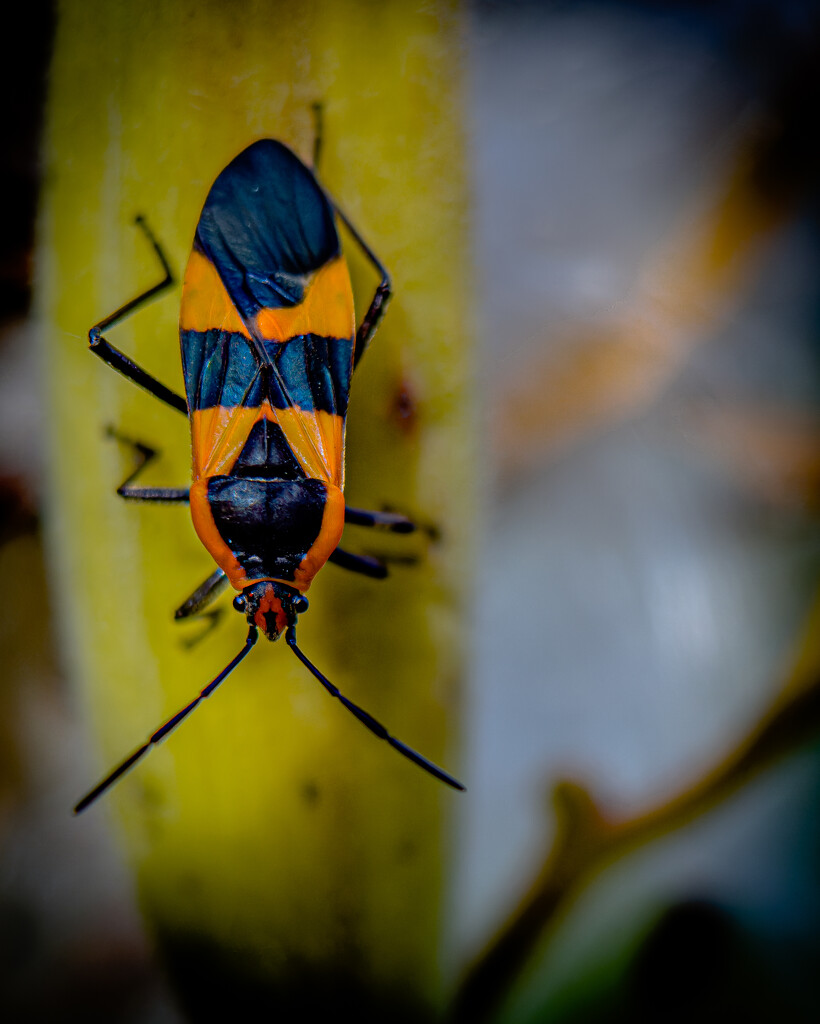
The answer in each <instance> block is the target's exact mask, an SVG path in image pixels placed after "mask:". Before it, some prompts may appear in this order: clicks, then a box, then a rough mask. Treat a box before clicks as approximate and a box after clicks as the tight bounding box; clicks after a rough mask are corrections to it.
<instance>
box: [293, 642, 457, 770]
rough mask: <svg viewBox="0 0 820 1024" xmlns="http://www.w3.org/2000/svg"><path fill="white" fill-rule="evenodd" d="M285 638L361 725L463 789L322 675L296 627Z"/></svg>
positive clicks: (400, 751)
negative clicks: (303, 647) (301, 646)
mask: <svg viewBox="0 0 820 1024" xmlns="http://www.w3.org/2000/svg"><path fill="white" fill-rule="evenodd" d="M285 640H286V641H287V644H288V646H289V647H290V649H291V650H292V651H293V653H294V654H295V655H296V657H297V658H298V659H299V661H301V662H302V664H303V665H304V666H305V668H307V669H308V671H309V672H311V673H312V674H313V675H314V676H315V677H316V678H317V679H318V680H319V682H320V683H321V684H322V686H324V688H325V689H326V690H327V692H328V693H329V694H330V696H331V697H336V698H337V699H338V700H340V701H341V702H342V704H344V706H345V707H346V708H347V710H348V711H349V712H350V713H351V714H353V715H355V716H356V718H358V719H359V721H360V722H361V723H362V725H365V726H367V728H368V729H369V730H370V731H371V732H372V733H373V734H374V735H376V736H378V737H379V739H381V740H387V742H388V743H389V744H390V746H391V747H393V749H394V750H398V752H399V753H400V754H404V756H405V757H406V758H408V759H409V760H411V761H412V762H413V763H414V764H417V765H418V766H419V768H423V769H424V770H425V771H426V772H429V773H430V774H431V775H434V776H435V777H436V778H437V779H440V780H441V781H442V782H446V783H447V785H448V786H452V787H453V789H460V790H464V789H465V787H464V786H463V785H462V784H461V783H460V782H459V781H458V779H455V778H453V776H452V775H449V774H448V773H447V772H445V771H444V769H442V768H439V767H438V765H435V764H433V762H432V761H428V760H427V758H426V757H422V756H421V754H419V753H418V752H417V751H415V750H413V748H412V747H408V746H407V744H405V743H402V742H401V740H397V739H396V737H395V736H391V735H390V733H389V732H388V731H387V729H385V727H384V726H383V725H382V724H381V722H377V721H376V719H375V718H374V717H373V716H372V715H369V714H368V713H367V712H366V711H365V710H364V709H363V708H360V707H359V705H358V704H354V703H353V701H352V700H348V699H347V697H345V695H344V694H343V693H342V692H341V691H340V690H339V688H338V687H337V686H334V685H333V683H331V681H330V680H329V679H327V678H326V677H325V676H323V675H322V673H321V672H320V671H319V669H318V668H316V666H315V665H314V664H313V663H312V662H311V661H310V659H309V658H308V657H307V656H306V655H305V654H303V653H302V651H300V650H299V648H298V647H297V646H296V629H295V627H294V626H289V627H288V631H287V633H285Z"/></svg>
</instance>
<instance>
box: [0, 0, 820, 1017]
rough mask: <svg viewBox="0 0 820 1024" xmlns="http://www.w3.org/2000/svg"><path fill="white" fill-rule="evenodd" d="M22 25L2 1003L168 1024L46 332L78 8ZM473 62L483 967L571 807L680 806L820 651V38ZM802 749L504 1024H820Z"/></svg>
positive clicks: (36, 6) (796, 738) (729, 20)
mask: <svg viewBox="0 0 820 1024" xmlns="http://www.w3.org/2000/svg"><path fill="white" fill-rule="evenodd" d="M21 17H23V18H24V19H28V22H29V30H28V31H26V32H23V33H21V35H20V38H21V39H24V40H25V45H23V46H20V47H19V48H15V49H14V51H13V52H9V54H8V55H7V57H8V61H9V62H10V67H9V72H8V78H7V91H8V103H7V105H6V110H5V132H4V135H5V139H6V146H5V157H4V159H3V161H2V162H0V175H2V183H3V192H2V194H3V196H4V199H5V201H4V211H5V213H4V230H3V232H2V235H1V236H0V274H1V276H0V315H2V331H1V333H0V360H2V361H1V362H0V418H1V419H0V428H1V429H0V511H1V512H2V520H0V562H1V563H2V572H3V578H4V580H5V587H4V608H3V614H2V616H1V617H0V630H2V636H3V646H2V650H3V672H2V688H0V701H2V714H1V715H0V729H2V743H0V766H2V777H1V778H0V829H2V850H0V983H2V994H0V1006H3V1007H4V1008H6V1009H7V1013H8V1014H9V1016H7V1017H6V1019H12V1020H17V1019H19V1020H25V1019H55V1020H56V1019H73V1018H74V1017H77V1018H82V1019H83V1020H94V1019H100V1020H106V1021H123V1022H127V1021H156V1022H161V1024H164V1022H175V1021H179V1020H181V1019H182V1017H181V1015H180V1014H179V1011H178V1010H177V1009H176V1008H175V1005H174V1002H173V999H172V997H171V996H170V994H169V991H168V988H167V986H166V985H165V983H164V981H163V979H162V973H161V969H160V968H159V967H158V966H157V965H156V964H155V963H154V962H153V960H152V956H151V950H150V943H149V941H148V940H147V939H146V937H145V935H144V933H143V929H142V927H141V924H140V921H139V917H138V914H137V911H136V909H135V907H134V902H133V895H132V892H131V889H130V884H129V879H128V875H127V872H126V871H125V869H124V868H123V866H122V864H121V862H120V860H119V859H118V856H117V853H116V847H115V844H114V842H113V840H112V838H111V837H110V836H109V835H108V834H107V833H106V832H105V830H104V826H103V824H102V819H101V817H99V816H98V817H97V818H96V819H95V818H92V817H90V816H89V817H88V818H85V819H83V820H82V822H81V826H80V827H78V824H79V823H78V822H76V821H74V820H72V819H71V818H70V816H69V815H68V813H67V809H68V808H69V807H70V806H72V804H73V802H74V801H75V799H76V797H77V795H78V793H81V792H82V791H83V790H84V788H85V786H86V783H87V778H86V774H85V770H84V769H85V764H84V762H83V759H82V745H83V743H85V742H87V740H86V738H85V736H84V732H83V728H82V725H81V723H80V722H79V721H78V719H77V717H76V715H75V709H74V706H73V704H72V699H71V694H70V692H69V689H68V686H67V681H66V680H65V679H64V678H63V676H62V675H61V666H62V661H61V655H60V651H61V645H64V644H68V643H70V642H71V638H70V637H65V636H61V633H60V621H59V616H51V615H50V612H49V610H48V609H49V604H48V571H47V566H46V565H45V564H44V555H43V551H42V545H41V542H40V533H39V524H40V519H41V513H42V507H43V504H42V503H43V496H44V491H43V480H42V473H41V469H40V467H41V455H40V451H41V449H40V423H41V421H42V418H43V415H44V411H43V409H42V405H41V403H40V402H39V401H38V398H37V395H38V363H37V359H38V355H37V350H36V346H35V343H34V331H33V327H32V324H31V321H30V319H29V315H28V314H29V302H30V293H31V285H32V256H33V240H34V223H35V216H36V203H37V190H38V185H39V180H38V159H37V152H38V149H37V147H38V137H39V136H38V133H39V128H40V121H41V112H42V104H43V98H44V93H45V82H46V75H47V67H48V58H49V45H50V44H49V41H50V38H51V26H52V25H53V12H52V8H51V6H50V5H49V4H46V3H31V4H28V5H27V6H26V9H25V11H24V12H21ZM464 46H465V48H466V52H467V58H468V66H469V78H468V81H467V83H466V90H465V97H464V103H465V117H466V118H467V121H468V130H469V137H470V156H471V177H472V188H473V196H472V211H473V213H472V218H473V242H474V257H475V295H476V305H475V310H476V314H475V315H476V321H477V326H478V330H479V339H480V350H479V353H478V358H479V361H480V381H481V385H480V386H481V394H480V409H481V414H480V416H481V418H480V425H479V427H478V429H480V430H481V432H482V451H483V452H484V456H485V459H486V462H485V464H484V465H482V466H480V467H477V469H476V472H477V473H478V474H479V475H481V477H482V479H483V480H484V508H483V511H482V516H483V533H482V540H481V547H480V551H479V563H478V567H477V585H476V591H475V596H474V629H473V640H472V644H471V665H470V674H469V679H470V685H469V688H468V694H467V701H466V707H467V720H466V722H465V725H464V728H463V734H464V742H465V753H464V759H463V764H462V766H461V771H460V774H461V776H462V777H463V778H464V779H466V781H467V782H468V787H469V792H468V793H467V795H466V798H465V800H464V801H463V803H462V815H461V819H460V821H459V827H458V841H457V848H456V850H455V853H454V865H455V870H454V872H453V880H454V889H453V893H452V896H451V906H450V908H449V922H448V925H447V929H448V932H449V942H450V947H451V950H452V954H451V959H452V961H453V962H454V963H455V964H461V965H463V964H465V963H467V962H469V961H471V960H473V959H474V958H476V957H480V956H481V954H482V950H484V949H485V947H486V945H487V943H488V942H489V941H490V940H491V938H492V936H493V934H494V933H495V931H496V929H497V928H498V927H499V926H501V924H502V923H503V922H504V921H505V920H506V919H507V918H508V917H509V915H510V914H511V913H512V912H513V910H514V908H515V906H516V905H517V903H518V901H519V900H520V899H521V897H522V894H523V893H524V892H525V891H526V889H527V888H528V886H529V885H530V883H531V881H532V879H533V878H534V877H535V876H536V875H537V873H538V872H539V870H540V869H541V866H542V865H543V863H544V859H545V857H546V855H547V853H548V851H549V849H550V846H551V844H552V842H553V840H554V838H555V829H556V826H555V817H554V814H553V810H552V808H551V805H550V802H549V793H550V791H551V789H552V787H553V786H554V785H555V783H556V782H557V781H558V780H560V779H572V780H573V781H574V782H575V783H576V784H578V785H580V786H583V787H584V788H585V789H586V790H588V791H589V792H590V793H591V794H592V796H593V797H594V799H595V801H596V803H597V805H598V806H599V808H600V809H601V810H602V811H604V812H605V814H606V816H607V817H609V818H611V819H612V820H613V821H622V820H628V819H632V818H634V817H636V816H640V815H642V814H644V813H646V812H647V811H649V810H650V809H653V808H654V809H660V810H662V809H663V808H665V807H668V806H669V802H670V801H671V800H672V799H673V798H674V797H676V796H677V795H678V794H680V793H682V792H685V791H687V790H688V789H689V788H690V787H692V786H694V785H695V784H696V783H698V781H699V780H701V779H702V778H703V777H704V776H706V775H707V774H708V773H709V772H710V771H712V770H713V769H714V767H715V766H716V765H718V764H720V763H721V762H722V761H724V760H725V759H726V758H727V757H730V756H731V754H732V752H733V751H735V750H736V749H737V748H738V746H739V745H740V744H742V743H743V742H744V739H745V737H747V736H748V735H749V734H750V732H751V731H753V730H754V729H755V727H756V725H757V723H759V722H760V721H761V720H767V715H770V709H771V708H772V707H773V706H774V705H775V704H776V703H777V702H778V701H782V700H783V694H784V692H785V693H786V697H788V693H789V689H788V688H789V686H790V685H791V684H792V683H793V681H794V668H793V666H794V665H795V664H798V663H800V664H805V663H806V659H807V658H809V657H810V654H807V651H809V652H810V648H811V642H812V632H811V630H810V629H807V627H806V620H807V616H808V615H809V613H810V609H811V608H812V606H813V604H814V602H815V601H816V599H817V593H818V580H819V579H820V571H819V570H820V526H819V525H818V519H817V512H818V496H819V494H820V492H819V491H818V483H819V482H820V431H819V430H818V416H820V411H819V410H818V398H820V372H819V370H820V350H818V313H819V312H820V301H819V300H820V286H818V281H820V275H819V274H818V270H819V269H820V248H818V225H817V212H818V205H817V200H818V180H820V179H819V178H818V159H819V157H820V154H818V141H817V140H818V136H817V130H816V123H815V122H816V110H817V109H818V100H820V81H818V79H819V78H820V70H818V69H820V10H818V8H817V5H816V4H814V3H812V2H809V0H806V2H803V3H800V2H795V0H787V2H779V3H778V2H775V0H765V2H764V0H748V2H722V3H711V4H706V3H696V2H688V3H686V2H681V3H650V2H646V3H631V4H630V3H621V2H614V0H610V2H596V3H592V2H590V3H573V2H567V3H535V2H532V3H525V2H523V0H522V2H512V0H508V2H490V0H483V2H477V0H476V2H473V3H472V4H471V5H469V6H468V7H467V8H466V10H465V20H464ZM81 343H82V342H81V341H78V344H81ZM113 483H114V482H112V484H113ZM32 626H34V627H35V628H34V629H33V628H32ZM813 667H816V665H814V666H813V665H812V664H810V665H809V669H808V670H807V672H808V677H809V678H808V682H806V684H805V685H806V686H809V687H810V686H812V685H813V684H814V676H813ZM801 720H805V724H806V726H807V727H806V728H805V729H794V730H792V731H791V732H790V731H789V730H786V732H785V733H784V738H783V739H782V743H781V752H782V755H783V756H780V757H779V758H778V759H776V760H775V759H771V761H766V762H765V763H761V765H757V764H756V763H755V764H754V765H753V767H756V768H761V767H762V770H757V771H755V772H752V771H750V772H749V778H748V782H747V783H746V784H745V785H738V787H737V788H736V789H735V790H734V791H733V792H732V793H731V794H729V795H728V796H727V797H726V798H725V799H723V798H722V795H721V797H720V798H719V799H716V800H714V801H713V802H712V803H711V804H710V805H709V806H708V812H707V813H700V812H701V810H706V804H704V805H703V807H701V806H698V807H697V808H696V810H695V811H693V813H692V814H691V815H690V818H691V820H690V821H689V822H688V823H686V822H685V821H684V820H683V819H682V818H681V817H678V818H674V820H672V818H670V827H669V828H668V829H665V830H661V831H660V832H659V833H658V835H657V836H656V837H653V841H652V842H647V843H637V844H635V845H634V846H633V848H632V849H631V850H630V851H629V854H628V855H625V856H619V857H617V858H615V859H614V862H613V863H611V864H609V865H608V866H607V868H606V870H600V871H599V870H595V871H592V872H588V873H587V874H586V875H584V876H583V878H582V879H581V881H580V882H578V884H577V885H576V886H575V888H572V887H570V888H572V892H571V896H572V898H571V900H570V901H568V902H567V904H566V907H565V908H564V910H563V912H562V913H561V914H560V915H559V916H558V917H557V918H556V920H555V921H554V922H553V925H552V927H551V929H550V930H549V934H545V936H543V937H541V938H539V942H538V943H537V944H536V946H534V947H533V948H532V949H531V950H530V951H529V954H528V956H529V959H528V960H527V963H528V965H529V966H528V967H527V969H526V971H525V972H524V973H523V974H522V976H521V977H520V978H519V980H518V981H517V983H516V985H515V987H514V989H513V990H512V991H511V992H507V993H506V994H505V995H504V996H503V998H502V999H501V1000H500V1003H499V1005H500V1006H501V1010H500V1011H499V1012H500V1013H501V1017H500V1018H499V1019H504V1020H510V1021H536V1020H546V1019H549V1020H550V1021H558V1020H566V1021H582V1020H583V1021H615V1020H623V1021H631V1020H664V1021H667V1020H669V1021H674V1020H681V1021H683V1020H695V1019H697V1020H699V1021H701V1020H705V1021H710V1020H718V1019H721V1020H723V1019H725V1018H726V1015H727V1013H735V1014H736V1015H737V1016H739V1017H740V1018H742V1019H745V1020H750V1021H771V1020H777V1021H813V1020H817V1019H820V991H818V984H817V982H816V976H817V971H818V968H820V942H819V941H818V940H819V939H820V934H818V933H819V932H820V924H818V922H820V877H819V875H818V863H820V860H819V859H818V854H820V835H819V834H818V816H817V805H818V801H817V797H818V790H820V746H818V743H817V740H816V739H812V736H813V735H814V733H813V732H812V729H813V727H814V726H816V724H817V723H816V711H815V717H814V719H811V716H810V715H806V716H802V719H801ZM741 781H742V780H741Z"/></svg>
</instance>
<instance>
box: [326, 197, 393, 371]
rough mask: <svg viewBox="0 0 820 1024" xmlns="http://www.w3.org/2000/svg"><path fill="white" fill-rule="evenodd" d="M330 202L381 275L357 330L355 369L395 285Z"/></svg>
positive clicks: (383, 312) (364, 243) (343, 215)
mask: <svg viewBox="0 0 820 1024" xmlns="http://www.w3.org/2000/svg"><path fill="white" fill-rule="evenodd" d="M328 198H330V197H328ZM330 202H331V203H332V205H333V208H334V210H335V211H336V215H337V216H338V218H339V220H340V221H341V222H342V223H343V224H344V226H345V227H346V228H347V230H348V231H349V232H350V234H351V235H352V236H353V240H354V241H355V242H356V243H357V245H358V246H359V248H360V249H361V250H362V252H363V253H364V254H365V256H366V257H367V258H368V259H369V260H370V262H371V263H372V264H373V266H374V267H375V268H376V270H377V271H378V273H379V274H380V275H381V281H380V282H379V284H378V286H377V287H376V291H375V294H374V295H373V299H372V300H371V302H370V305H369V307H368V309H367V312H366V313H365V315H364V316H363V317H362V322H361V323H360V324H359V327H358V330H357V331H356V343H355V346H354V349H353V368H354V369H355V368H356V366H358V363H359V360H360V359H361V358H362V356H363V355H364V350H365V349H366V348H367V346H368V343H369V342H370V339H371V338H372V337H373V335H374V334H375V333H376V328H377V327H378V326H379V323H380V321H381V318H382V317H383V316H384V314H385V312H386V310H387V304H388V303H389V302H390V298H391V296H392V294H393V285H392V283H391V281H390V275H389V274H388V272H387V270H386V269H385V267H384V265H383V264H382V262H381V260H380V259H379V258H378V256H377V255H376V254H375V253H374V252H373V250H372V249H371V248H370V246H369V245H368V244H367V242H365V240H364V239H363V238H362V236H361V235H360V234H359V232H358V231H357V230H356V228H355V227H354V226H353V225H352V224H351V222H350V221H349V220H348V218H347V217H346V216H345V214H344V213H342V211H341V210H340V209H339V207H338V205H337V204H336V202H335V201H334V200H333V199H330Z"/></svg>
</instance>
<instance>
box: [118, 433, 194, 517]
mask: <svg viewBox="0 0 820 1024" xmlns="http://www.w3.org/2000/svg"><path fill="white" fill-rule="evenodd" d="M108 436H109V437H113V438H115V439H116V440H117V441H120V442H121V443H122V444H126V445H128V447H129V448H133V450H134V452H135V453H136V455H137V457H138V459H139V462H138V464H137V468H136V469H135V470H134V471H133V472H132V473H129V474H128V476H127V477H126V478H125V479H124V480H123V482H122V483H121V484H120V486H119V487H118V488H117V494H119V496H120V497H121V498H125V499H127V500H128V501H156V502H160V503H164V504H180V505H182V504H187V503H188V488H187V487H133V486H132V485H131V482H132V480H134V479H136V477H137V476H139V474H140V473H141V472H142V471H143V470H144V469H145V467H146V466H147V465H148V463H149V462H150V461H151V460H152V459H155V458H156V457H157V451H156V449H154V448H150V447H149V446H148V445H147V444H143V443H142V442H141V441H133V440H131V438H130V437H124V436H123V435H122V434H120V433H118V431H116V430H114V428H113V427H109V428H108Z"/></svg>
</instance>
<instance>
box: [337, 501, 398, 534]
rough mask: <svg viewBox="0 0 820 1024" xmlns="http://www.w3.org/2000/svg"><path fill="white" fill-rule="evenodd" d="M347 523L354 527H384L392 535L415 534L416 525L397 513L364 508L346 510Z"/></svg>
mask: <svg viewBox="0 0 820 1024" xmlns="http://www.w3.org/2000/svg"><path fill="white" fill-rule="evenodd" d="M345 522H346V523H350V524H351V525H352V526H383V527H385V529H388V530H390V532H391V533H413V531H414V530H415V529H416V524H415V523H414V522H413V521H412V520H411V519H408V518H407V517H406V516H400V515H398V514H397V513H395V512H371V511H369V510H368V509H364V508H351V507H350V506H349V505H348V506H347V507H346V508H345Z"/></svg>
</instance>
